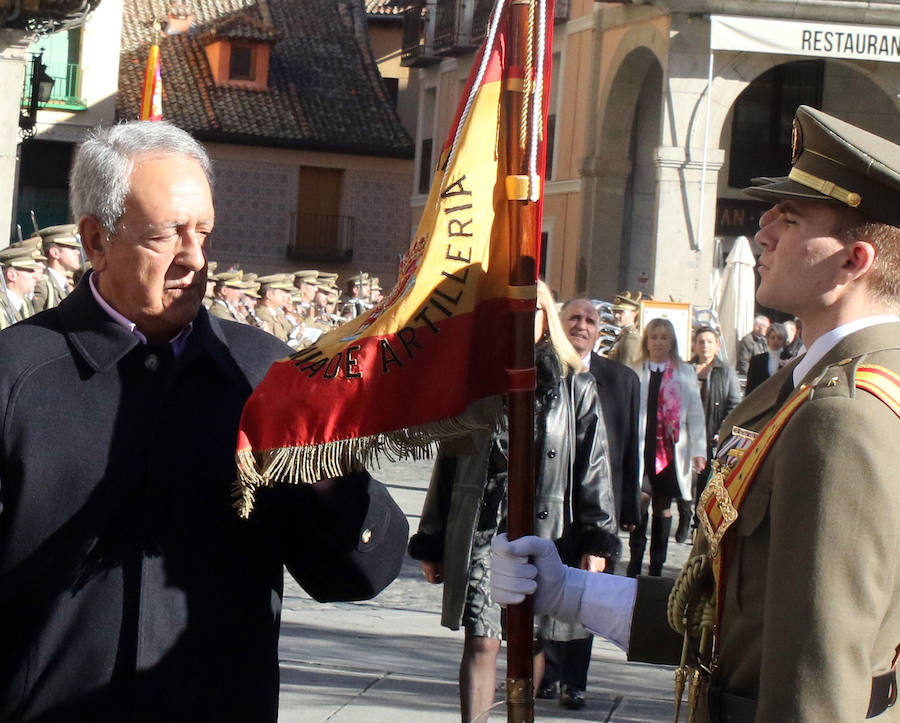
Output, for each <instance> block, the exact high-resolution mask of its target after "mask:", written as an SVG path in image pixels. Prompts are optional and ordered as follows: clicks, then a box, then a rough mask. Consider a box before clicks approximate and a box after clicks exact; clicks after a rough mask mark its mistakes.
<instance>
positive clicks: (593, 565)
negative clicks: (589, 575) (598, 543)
mask: <svg viewBox="0 0 900 723" xmlns="http://www.w3.org/2000/svg"><path fill="white" fill-rule="evenodd" d="M581 569H582V570H587V571H588V572H603V571H604V570H605V569H606V558H605V557H600V556H599V555H582V556H581Z"/></svg>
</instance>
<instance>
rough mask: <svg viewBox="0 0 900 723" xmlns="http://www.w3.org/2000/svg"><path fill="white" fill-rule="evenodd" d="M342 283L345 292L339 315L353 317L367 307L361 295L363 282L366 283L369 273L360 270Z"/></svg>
mask: <svg viewBox="0 0 900 723" xmlns="http://www.w3.org/2000/svg"><path fill="white" fill-rule="evenodd" d="M344 283H345V286H346V289H347V293H346V296H345V297H344V306H343V309H342V310H341V315H342V316H345V317H347V318H350V319H355V318H356V317H357V316H359V315H360V314H362V313H363V312H365V310H366V309H367V308H368V307H367V306H366V303H365V299H363V296H362V289H363V284H366V285H368V283H369V275H368V274H366V273H363V272H360V273H358V274H357V275H356V276H351V277H350V278H349V279H347V281H345V282H344Z"/></svg>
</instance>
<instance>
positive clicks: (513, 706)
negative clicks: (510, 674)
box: [506, 678, 534, 723]
mask: <svg viewBox="0 0 900 723" xmlns="http://www.w3.org/2000/svg"><path fill="white" fill-rule="evenodd" d="M506 720H507V721H508V722H509V723H531V722H532V721H533V720H534V681H533V680H532V679H531V678H507V679H506Z"/></svg>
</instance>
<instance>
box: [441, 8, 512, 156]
mask: <svg viewBox="0 0 900 723" xmlns="http://www.w3.org/2000/svg"><path fill="white" fill-rule="evenodd" d="M505 6H506V0H497V3H496V4H495V5H494V15H493V17H492V18H491V27H490V29H489V30H488V35H487V38H486V39H485V41H484V53H483V54H482V56H481V65H480V66H478V75H476V76H475V82H474V83H472V88H471V90H470V91H469V97H468V98H466V107H465V108H464V109H463V112H462V116H460V119H459V125H458V126H457V127H456V134H455V135H454V136H453V144H452V145H451V146H450V153H449V154H448V155H447V164H446V167H447V168H449V167H450V164H451V163H452V162H453V158H454V157H455V156H456V147H457V145H458V144H459V137H460V135H461V134H462V130H463V128H465V126H466V120H467V119H468V117H469V111H470V110H471V108H472V104H473V103H474V102H475V96H476V95H477V94H478V90H479V89H480V88H481V81H482V79H483V78H484V74H485V72H486V71H487V66H488V62H490V59H491V54H492V52H493V50H494V42H495V40H496V37H497V28H498V27H499V26H500V17H501V16H502V15H503V9H504V7H505Z"/></svg>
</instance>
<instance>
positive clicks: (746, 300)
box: [716, 236, 756, 363]
mask: <svg viewBox="0 0 900 723" xmlns="http://www.w3.org/2000/svg"><path fill="white" fill-rule="evenodd" d="M755 264H756V260H755V259H754V258H753V251H751V250H750V240H749V239H748V238H747V237H746V236H738V237H737V238H736V239H735V241H734V246H733V247H732V249H731V253H729V254H728V258H727V259H726V260H725V273H724V274H723V275H722V281H721V283H720V285H719V297H718V299H717V303H716V311H717V312H718V314H719V324H720V326H721V334H722V356H723V357H724V358H725V359H727V360H728V361H730V362H732V363H733V362H734V360H735V359H736V356H737V345H738V342H739V341H740V340H741V339H742V338H743V337H744V336H745V335H747V334H749V333H750V331H751V330H752V329H753V310H754V297H755V295H756V288H755V287H756V281H755V279H754V276H753V267H754V265H755Z"/></svg>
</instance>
